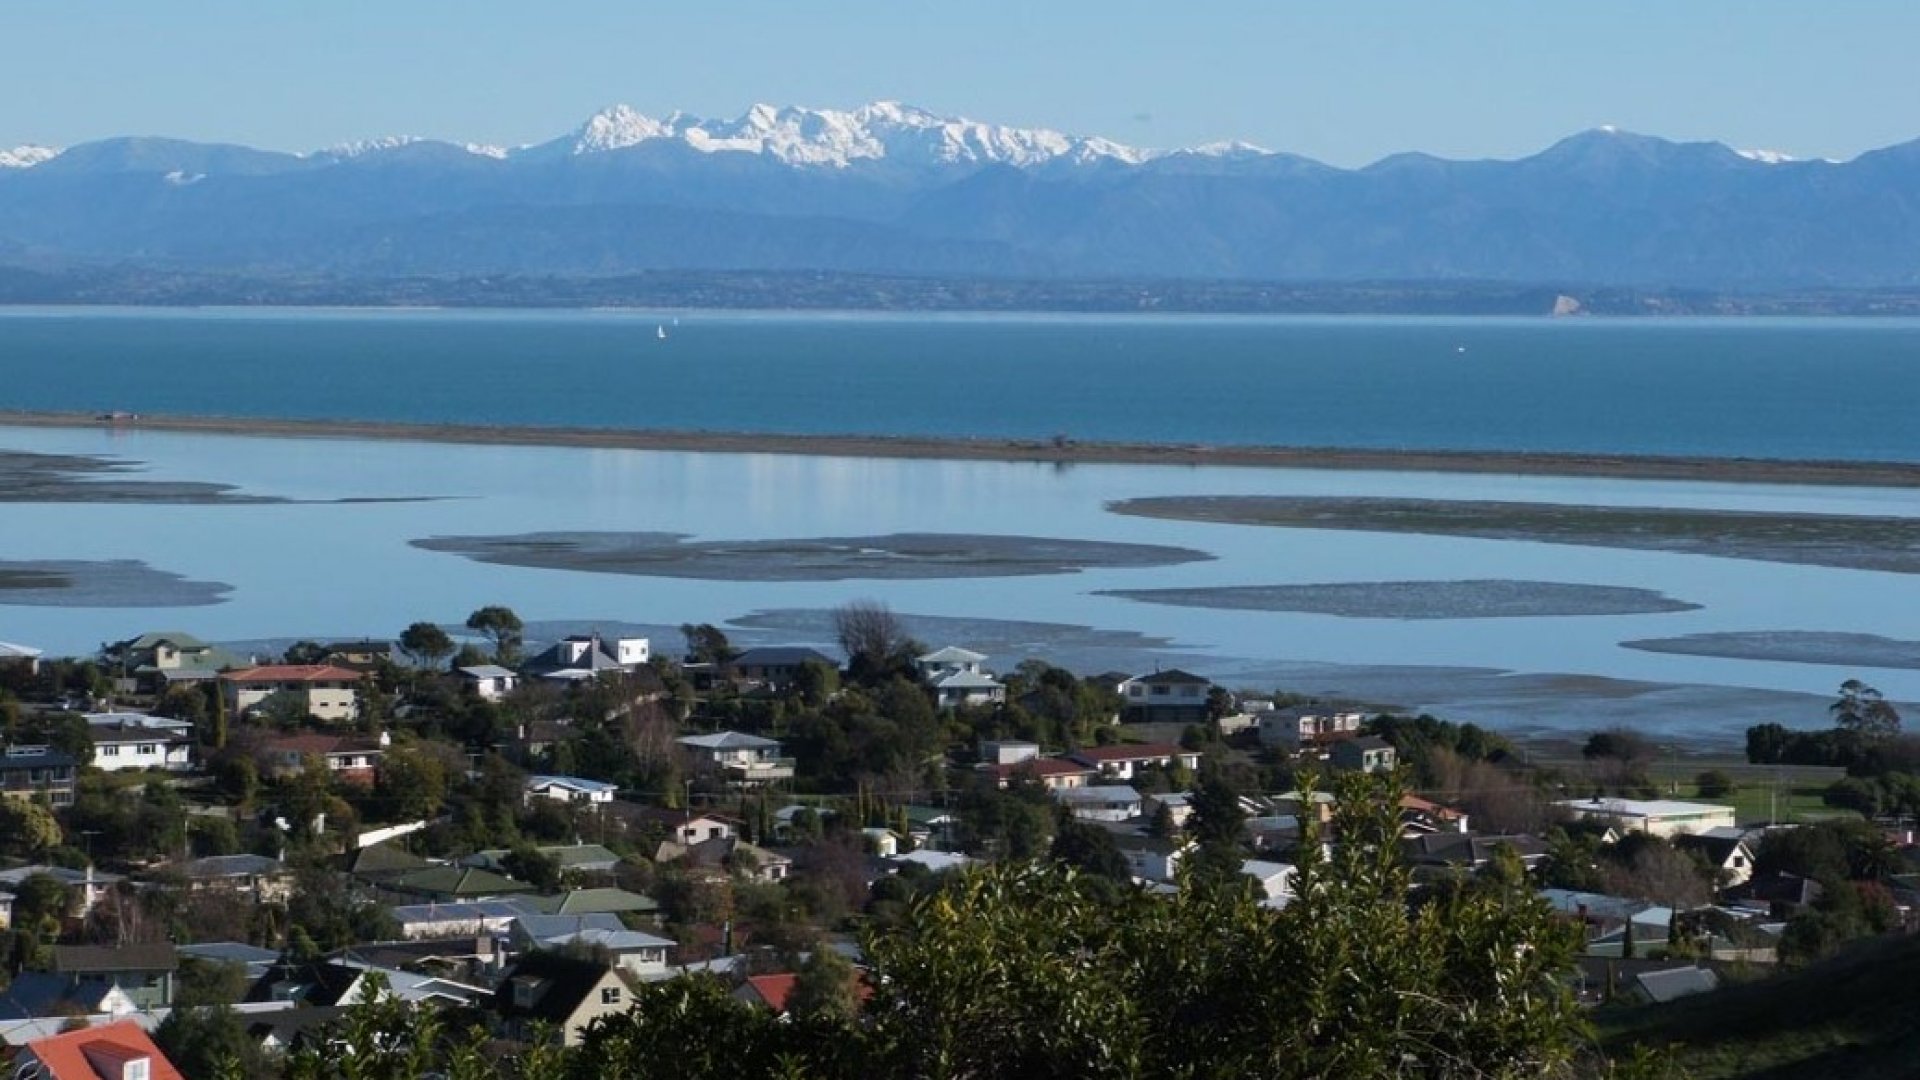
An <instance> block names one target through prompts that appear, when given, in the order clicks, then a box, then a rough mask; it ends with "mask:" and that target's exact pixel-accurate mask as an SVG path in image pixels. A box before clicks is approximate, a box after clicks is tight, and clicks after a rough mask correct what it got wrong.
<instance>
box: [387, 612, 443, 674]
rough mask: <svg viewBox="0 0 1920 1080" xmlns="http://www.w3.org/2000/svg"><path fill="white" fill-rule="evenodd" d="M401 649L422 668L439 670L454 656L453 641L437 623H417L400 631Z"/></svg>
mask: <svg viewBox="0 0 1920 1080" xmlns="http://www.w3.org/2000/svg"><path fill="white" fill-rule="evenodd" d="M400 648H401V650H402V651H404V652H405V653H406V654H407V655H408V656H411V657H413V661H414V663H416V664H418V665H420V666H421V667H427V668H437V667H439V666H440V661H442V660H444V659H446V658H447V657H449V656H452V655H453V639H452V638H450V637H448V636H447V632H446V631H445V630H442V629H440V627H439V625H438V624H436V623H430V622H417V623H414V624H413V625H411V626H409V627H407V628H406V629H405V630H402V631H400Z"/></svg>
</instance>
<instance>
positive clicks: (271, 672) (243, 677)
mask: <svg viewBox="0 0 1920 1080" xmlns="http://www.w3.org/2000/svg"><path fill="white" fill-rule="evenodd" d="M220 677H221V678H222V679H224V680H226V681H227V682H237V683H245V682H275V683H282V682H349V683H357V682H359V681H360V673H359V672H357V671H349V670H348V669H346V668H343V667H337V666H335V665H333V664H266V665H264V666H261V667H250V668H243V669H241V670H239V671H229V672H227V673H226V674H225V675H222V676H220Z"/></svg>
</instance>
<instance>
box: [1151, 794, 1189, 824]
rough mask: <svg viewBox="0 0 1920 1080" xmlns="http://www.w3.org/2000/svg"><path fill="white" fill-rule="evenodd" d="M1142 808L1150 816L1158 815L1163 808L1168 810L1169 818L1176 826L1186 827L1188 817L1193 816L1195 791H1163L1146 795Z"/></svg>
mask: <svg viewBox="0 0 1920 1080" xmlns="http://www.w3.org/2000/svg"><path fill="white" fill-rule="evenodd" d="M1141 809H1142V810H1143V811H1144V812H1145V813H1146V814H1147V816H1148V817H1157V816H1158V815H1159V813H1160V811H1161V810H1163V809H1164V810H1165V811H1166V812H1167V820H1168V821H1171V822H1172V823H1173V826H1174V828H1176V829H1178V828H1185V827H1186V824H1187V819H1188V818H1190V817H1192V816H1193V793H1192V792H1190V791H1162V792H1158V793H1155V794H1152V795H1148V796H1147V797H1146V802H1145V804H1144V805H1143V806H1142V807H1141Z"/></svg>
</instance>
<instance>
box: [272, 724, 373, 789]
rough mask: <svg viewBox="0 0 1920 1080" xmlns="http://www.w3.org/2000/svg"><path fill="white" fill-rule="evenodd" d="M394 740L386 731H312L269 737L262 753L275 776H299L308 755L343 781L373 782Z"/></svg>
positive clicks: (351, 782)
mask: <svg viewBox="0 0 1920 1080" xmlns="http://www.w3.org/2000/svg"><path fill="white" fill-rule="evenodd" d="M391 744H392V739H391V738H389V737H388V735H387V734H386V732H381V733H380V734H379V735H378V736H365V735H322V734H319V733H316V732H309V733H306V734H300V735H283V736H281V737H280V738H277V739H272V740H269V741H268V742H267V743H266V744H265V746H264V747H263V748H262V753H263V754H264V756H265V758H266V765H267V771H268V772H270V773H272V774H273V775H275V776H297V775H299V774H300V772H301V771H303V770H304V769H306V767H307V761H308V759H310V758H317V759H319V760H320V761H322V762H324V763H325V764H326V766H327V771H328V772H329V773H331V774H332V775H333V776H335V777H337V778H338V779H340V780H341V781H343V782H345V783H350V784H361V785H367V786H371V785H372V783H373V781H374V777H375V774H376V772H377V771H378V769H379V767H380V758H381V757H382V756H383V755H385V754H386V752H387V747H388V746H390V745H391Z"/></svg>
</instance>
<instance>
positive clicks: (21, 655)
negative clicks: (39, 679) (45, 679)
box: [0, 641, 40, 675]
mask: <svg viewBox="0 0 1920 1080" xmlns="http://www.w3.org/2000/svg"><path fill="white" fill-rule="evenodd" d="M0 664H19V665H20V666H21V667H24V668H26V669H27V674H29V675H38V674H40V650H39V649H36V648H34V647H32V646H31V645H15V644H14V643H13V642H11V641H0Z"/></svg>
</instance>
